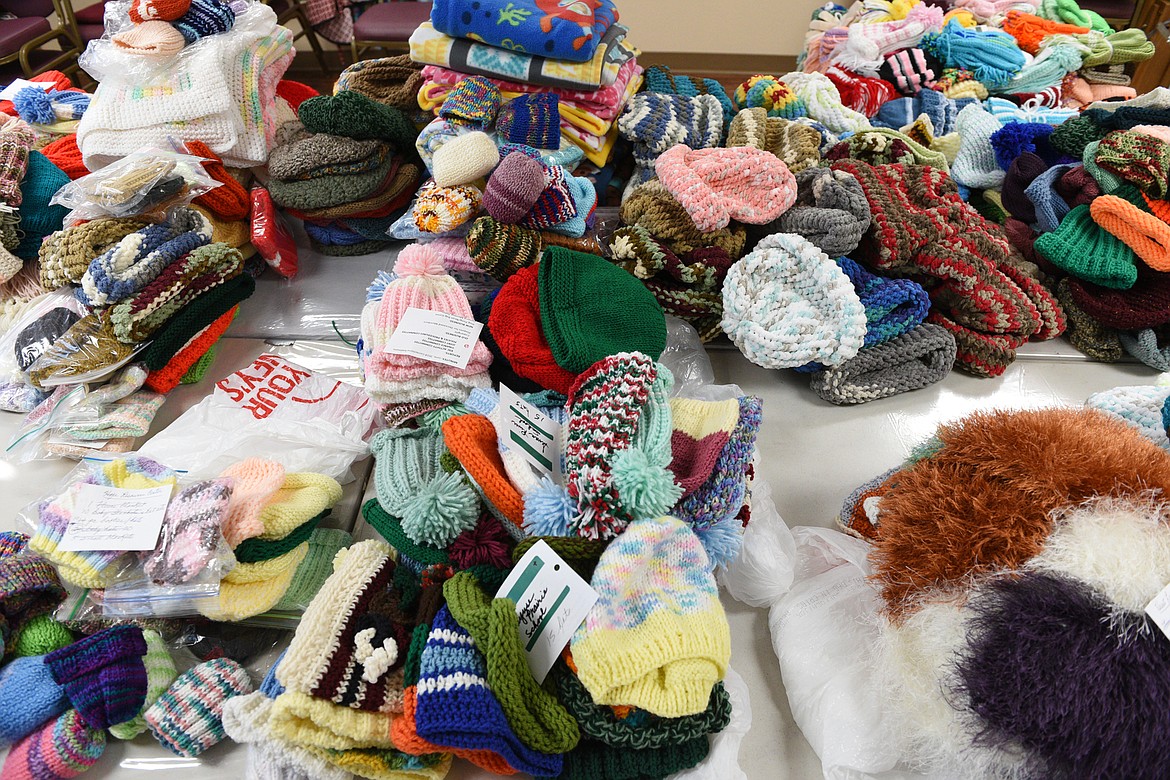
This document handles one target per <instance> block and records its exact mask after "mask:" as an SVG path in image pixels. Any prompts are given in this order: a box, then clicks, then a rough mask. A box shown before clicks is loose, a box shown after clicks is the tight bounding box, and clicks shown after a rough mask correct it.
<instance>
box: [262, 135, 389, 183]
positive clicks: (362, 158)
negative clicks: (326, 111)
mask: <svg viewBox="0 0 1170 780" xmlns="http://www.w3.org/2000/svg"><path fill="white" fill-rule="evenodd" d="M276 144H277V145H276V147H275V148H273V150H272V154H271V155H270V156H269V158H268V172H269V173H270V174H271V175H272V176H273V177H274V178H277V179H284V180H290V179H300V180H303V179H311V178H313V177H315V176H323V175H328V174H334V173H365V172H367V171H370V170H373V169H374V168H376V167H378V165H380V164H381V163H382V162H383V161H384V160H385V158H386V155H387V154H388V153H389V147H388V146H387V145H386V144H384V143H381V142H379V141H376V140H372V139H366V140H362V141H359V140H356V139H353V138H347V137H345V136H342V135H329V134H327V133H310V132H309V131H308V130H306V129H305V128H304V125H302V124H301V123H300V122H288V123H286V124H283V125H281V126H280V129H278V130H277V131H276Z"/></svg>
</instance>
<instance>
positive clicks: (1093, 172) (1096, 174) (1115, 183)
mask: <svg viewBox="0 0 1170 780" xmlns="http://www.w3.org/2000/svg"><path fill="white" fill-rule="evenodd" d="M1100 145H1101V142H1100V141H1093V142H1091V143H1090V144H1088V145H1087V146H1086V147H1085V153H1084V155H1083V156H1082V158H1081V161H1082V162H1083V163H1084V164H1085V173H1087V174H1089V175H1090V176H1092V177H1093V179H1095V180H1096V182H1097V186H1098V187H1099V188H1100V189H1101V194H1102V195H1109V194H1112V193H1113V192H1114V191H1115V190H1116V189H1117V188H1118V187H1120V186H1121V185H1123V184H1125V179H1123V178H1121V177H1120V176H1118V175H1117V174H1116V173H1113V172H1112V171H1107V170H1105V169H1104V168H1102V167H1101V166H1100V165H1098V164H1097V147H1099V146H1100Z"/></svg>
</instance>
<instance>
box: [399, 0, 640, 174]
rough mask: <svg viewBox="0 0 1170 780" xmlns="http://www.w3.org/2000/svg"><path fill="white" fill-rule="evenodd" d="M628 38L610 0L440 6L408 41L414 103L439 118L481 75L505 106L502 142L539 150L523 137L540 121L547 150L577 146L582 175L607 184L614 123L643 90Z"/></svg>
mask: <svg viewBox="0 0 1170 780" xmlns="http://www.w3.org/2000/svg"><path fill="white" fill-rule="evenodd" d="M627 33H628V30H627V28H626V27H625V26H623V25H622V24H620V23H618V11H617V8H616V7H615V6H614V3H613V0H599V1H596V0H590V2H581V3H563V2H562V3H557V2H551V1H548V0H524V2H520V3H515V2H508V3H504V2H502V0H490V1H489V2H480V3H478V4H477V5H475V6H474V8H469V7H468V4H467V3H464V2H461V0H439V2H436V3H435V4H434V6H433V7H432V10H431V19H430V21H429V22H424V23H423V24H421V25H420V26H419V27H418V29H417V30H415V32H414V34H413V35H412V36H411V37H410V56H411V58H412V59H413V60H414V61H415V62H418V63H422V64H424V65H425V66H426V67H424V68H423V71H422V75H423V79H424V82H423V84H422V87H421V89H420V90H419V93H418V104H419V106H421V107H422V108H423V109H425V110H428V111H431V110H434V111H435V112H436V113H437V114H438V115H439V116H440V118H442V116H443V114H442V112H441V111H440V109H441V107H442V105H443V103H444V102H445V101H446V100H447V97H448V95H449V94H450V93H451V91H452V89H454V88H455V87H457V86H458V85H459V83H460V82H461V81H463V80H465V79H466V78H467V77H468V76H469V75H478V76H481V77H483V78H484V79H485V80H486V81H487V83H490V84H491V85H492V86H493V87H494V88H495V90H496V91H497V92H498V95H497V99H502V101H503V106H502V109H501V114H502V115H501V120H502V121H501V122H500V123H499V124H498V126H497V128H496V130H497V134H498V135H499V140H500V141H501V142H513V143H528V144H530V145H535V144H532V142H531V141H530V140H526V138H530V137H531V136H530V132H531V126H532V125H533V124H534V123H536V124H539V126H540V128H541V137H542V139H544V140H543V141H542V144H543V145H542V147H541V148H545V149H558V148H561V147H562V146H565V147H574V148H577V149H580V150H581V151H582V152H583V153H584V155H585V158H586V160H588V164H587V169H586V170H583V171H582V173H588V174H590V175H594V176H597V177H598V178H599V179H604V180H608V179H609V178H610V177H611V176H612V172H613V171H612V168H610V167H608V166H609V163H610V162H611V159H612V157H613V151H614V144H615V142H616V140H617V135H618V132H617V125H616V119H617V117H618V115H619V114H621V112H622V109H623V108H624V107H625V105H626V103H627V102H628V101H629V100H630V98H631V96H633V94H634V93H635V92H637V91H638V89H639V88H640V87H641V85H642V68H641V67H640V66H639V65H638V63H637V60H636V57H637V55H638V53H639V52H638V50H637V49H636V48H635V47H633V46H632V45H631V44H630V43H629V42H628V41H627V40H626V35H627ZM558 128H559V132H558ZM602 169H604V171H605V172H604V173H599V171H600V170H602Z"/></svg>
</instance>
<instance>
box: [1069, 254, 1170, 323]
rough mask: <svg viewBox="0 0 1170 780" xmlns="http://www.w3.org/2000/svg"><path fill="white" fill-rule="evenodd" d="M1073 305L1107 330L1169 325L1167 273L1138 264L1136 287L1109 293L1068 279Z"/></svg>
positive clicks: (1097, 287) (1169, 305)
mask: <svg viewBox="0 0 1170 780" xmlns="http://www.w3.org/2000/svg"><path fill="white" fill-rule="evenodd" d="M1068 286H1069V292H1070V293H1072V298H1073V301H1074V302H1075V303H1076V305H1077V306H1079V307H1080V308H1081V309H1082V310H1084V312H1085V313H1086V314H1088V315H1089V316H1090V317H1092V318H1093V319H1095V320H1097V322H1099V323H1101V324H1102V325H1104V326H1105V327H1107V328H1116V329H1117V330H1142V329H1143V328H1156V327H1157V326H1159V325H1165V324H1166V323H1167V322H1170V273H1162V272H1160V271H1155V270H1153V269H1152V268H1150V267H1148V266H1147V265H1146V264H1145V263H1138V279H1137V283H1136V284H1134V286H1133V287H1131V288H1129V289H1128V290H1111V289H1108V288H1106V287H1100V286H1098V285H1095V284H1092V283H1091V282H1086V281H1083V280H1081V279H1073V278H1070V279H1069V283H1068Z"/></svg>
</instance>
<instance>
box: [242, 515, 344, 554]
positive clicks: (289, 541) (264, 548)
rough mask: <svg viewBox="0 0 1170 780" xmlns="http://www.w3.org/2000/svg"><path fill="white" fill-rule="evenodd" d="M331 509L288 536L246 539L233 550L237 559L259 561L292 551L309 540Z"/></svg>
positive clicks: (306, 522) (301, 525)
mask: <svg viewBox="0 0 1170 780" xmlns="http://www.w3.org/2000/svg"><path fill="white" fill-rule="evenodd" d="M330 511H331V510H330V509H326V510H325V511H324V512H322V513H321V514H319V515H316V516H315V517H310V518H309V519H308V520H306V521H305V522H303V523H301V524H300V525H298V526H297V527H296V528H294V529H293V530H292V531H291V532H289V534H288V535H287V536H283V537H281V538H280V539H261V538H260V537H258V536H257V537H253V538H252V539H245V540H244V541H242V542H240V544H239V546H238V547H236V549H235V550H233V551H232V552H233V553H234V554H235V556H236V560H237V561H239V562H240V563H259V562H260V561H269V560H272V559H273V558H279V557H280V556H282V555H284V554H285V553H290V552H292V551H293V550H294V549H296V548H297V547H300V546H301V544H302V543H303V542H307V541H308V540H309V537H310V536H312V535H313V529H314V528H316V527H317V525H318V524H319V523H320V522H321V521H322V520H324V519H325V518H326V517H328V516H329V512H330ZM302 563H303V561H302Z"/></svg>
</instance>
